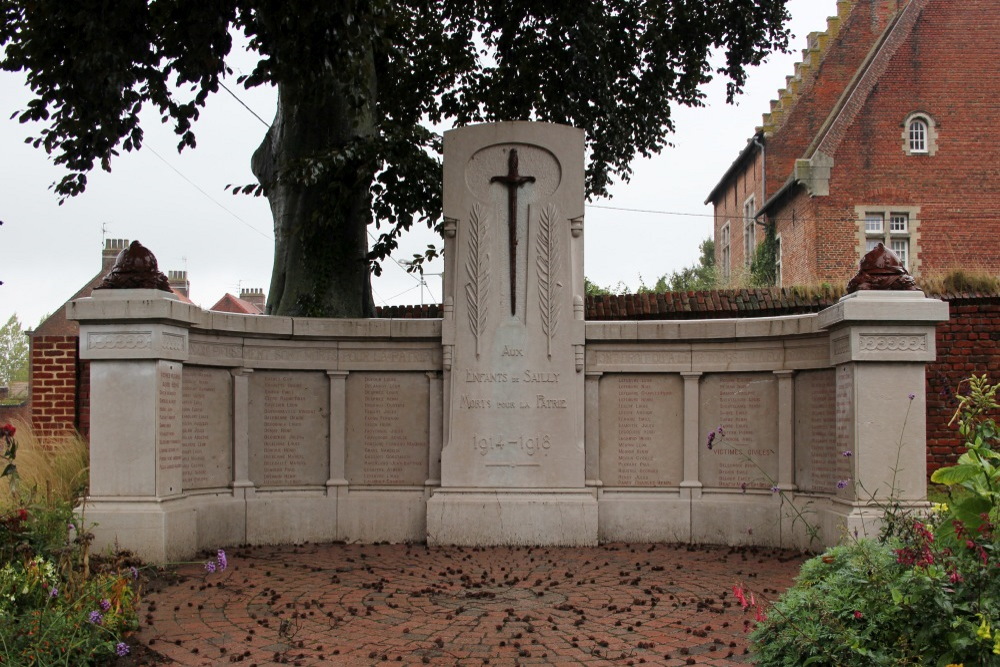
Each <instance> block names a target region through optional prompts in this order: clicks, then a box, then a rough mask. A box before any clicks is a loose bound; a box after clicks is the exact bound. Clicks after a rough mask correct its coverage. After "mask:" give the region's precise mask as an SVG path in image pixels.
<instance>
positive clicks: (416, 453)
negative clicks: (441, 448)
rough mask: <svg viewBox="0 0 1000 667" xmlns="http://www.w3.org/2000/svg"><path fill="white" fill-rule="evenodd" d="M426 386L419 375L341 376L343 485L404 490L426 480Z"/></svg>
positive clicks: (428, 387) (361, 374) (427, 433)
mask: <svg viewBox="0 0 1000 667" xmlns="http://www.w3.org/2000/svg"><path fill="white" fill-rule="evenodd" d="M429 392H430V385H429V381H428V378H427V376H426V375H425V374H423V373H351V374H350V375H348V376H347V466H346V471H347V479H348V481H349V482H351V483H352V484H370V485H379V486H382V485H410V486H415V485H419V484H423V483H424V482H425V481H426V480H427V474H428V467H427V460H428V458H427V457H428V451H429V446H430V436H429V419H430V418H429V413H428V401H429Z"/></svg>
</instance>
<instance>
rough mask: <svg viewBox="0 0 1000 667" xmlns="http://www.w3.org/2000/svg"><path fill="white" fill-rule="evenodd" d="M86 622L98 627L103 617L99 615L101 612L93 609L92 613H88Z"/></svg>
mask: <svg viewBox="0 0 1000 667" xmlns="http://www.w3.org/2000/svg"><path fill="white" fill-rule="evenodd" d="M87 620H88V621H90V622H91V623H93V624H94V625H100V624H101V622H102V621H103V620H104V616H103V615H101V612H99V611H97V610H96V609H95V610H94V611H92V612H90V614H89V615H88V616H87Z"/></svg>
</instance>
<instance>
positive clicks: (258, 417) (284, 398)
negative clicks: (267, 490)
mask: <svg viewBox="0 0 1000 667" xmlns="http://www.w3.org/2000/svg"><path fill="white" fill-rule="evenodd" d="M329 412H330V386H329V380H328V379H327V376H326V373H322V372H300V373H297V372H280V371H256V372H254V373H253V375H251V376H250V418H249V427H250V466H249V469H250V480H251V481H252V482H253V483H254V484H256V485H257V486H264V487H267V486H311V485H322V484H325V483H326V481H327V479H329V471H330V436H329V433H330V430H329Z"/></svg>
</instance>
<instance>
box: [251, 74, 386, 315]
mask: <svg viewBox="0 0 1000 667" xmlns="http://www.w3.org/2000/svg"><path fill="white" fill-rule="evenodd" d="M365 68H366V74H365V78H366V79H367V84H368V86H369V91H367V92H368V94H367V95H366V97H367V99H368V100H369V103H367V104H365V105H364V106H362V107H360V108H359V107H357V106H356V105H352V104H351V103H350V102H349V101H348V99H347V97H348V96H347V95H345V94H344V93H345V86H344V85H343V84H342V83H341V81H339V80H338V79H337V77H336V75H335V73H334V72H332V71H331V70H330V68H329V67H327V70H328V71H326V72H325V73H324V74H323V75H322V76H318V77H316V78H314V79H313V81H311V82H309V83H308V84H286V83H282V84H279V85H278V112H277V115H276V116H275V119H274V123H273V124H272V126H271V129H270V130H268V132H267V135H266V136H265V137H264V141H263V142H262V143H261V145H260V147H259V148H258V149H257V151H256V152H255V153H254V155H253V159H252V162H251V165H252V169H253V172H254V175H255V176H256V177H257V179H258V180H259V181H260V183H261V185H263V186H264V191H265V194H266V196H267V198H268V200H269V201H270V204H271V213H272V215H273V217H274V269H273V272H272V274H271V287H270V291H269V293H268V298H267V312H268V313H269V314H271V315H292V316H299V317H371V316H372V315H373V314H374V308H373V307H372V298H371V280H370V277H369V268H368V262H367V260H366V255H367V252H368V243H367V238H366V234H367V227H368V223H369V221H370V220H371V195H370V192H369V189H370V187H371V183H372V179H373V177H374V169H373V167H372V166H371V162H370V161H369V160H366V159H364V158H348V159H347V160H346V162H345V163H344V166H341V167H335V166H333V165H334V162H332V161H331V159H332V158H334V157H336V156H338V155H339V154H340V151H341V150H342V149H344V148H345V147H348V146H350V145H351V144H352V142H353V141H355V140H357V139H359V138H365V137H370V136H371V135H372V134H373V132H374V112H373V107H374V86H375V74H374V67H373V64H372V60H371V57H370V54H369V57H368V58H366V59H365ZM319 167H322V169H319ZM317 173H318V174H319V175H318V176H317V175H316V174H317ZM307 176H308V178H305V177H307ZM304 181H309V182H304Z"/></svg>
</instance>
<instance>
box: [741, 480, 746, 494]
mask: <svg viewBox="0 0 1000 667" xmlns="http://www.w3.org/2000/svg"><path fill="white" fill-rule="evenodd" d="M740 491H741V492H742V493H746V492H747V483H746V482H743V483H742V484H740Z"/></svg>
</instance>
